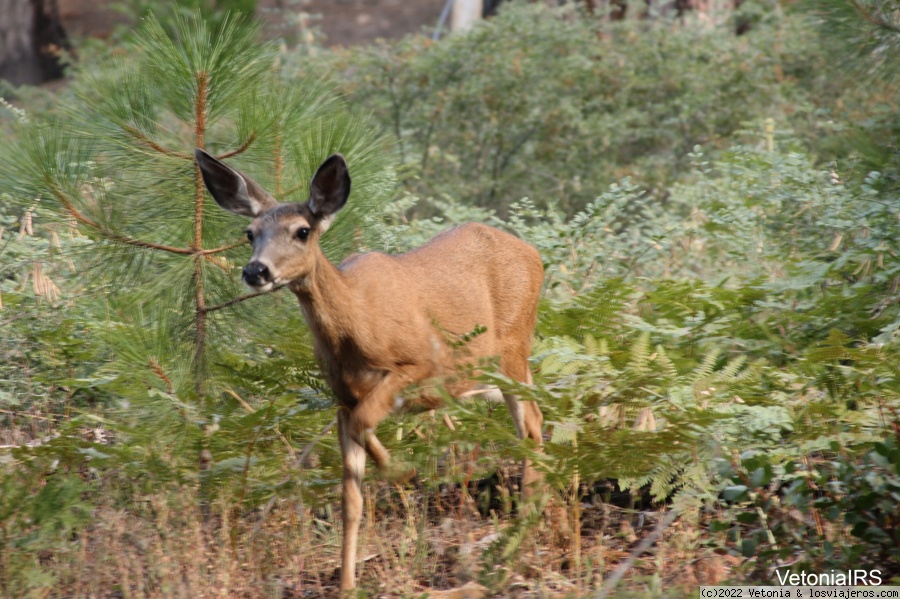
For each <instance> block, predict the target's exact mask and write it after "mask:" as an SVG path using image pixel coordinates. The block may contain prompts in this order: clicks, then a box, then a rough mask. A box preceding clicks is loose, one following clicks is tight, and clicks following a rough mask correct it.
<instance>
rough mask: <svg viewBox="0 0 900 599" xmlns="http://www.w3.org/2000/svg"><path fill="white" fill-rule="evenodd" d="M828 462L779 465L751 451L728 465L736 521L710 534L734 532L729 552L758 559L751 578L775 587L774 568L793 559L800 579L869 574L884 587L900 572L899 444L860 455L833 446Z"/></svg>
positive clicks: (726, 495)
mask: <svg viewBox="0 0 900 599" xmlns="http://www.w3.org/2000/svg"><path fill="white" fill-rule="evenodd" d="M860 449H862V451H860ZM827 456H828V457H827V458H825V459H822V457H819V458H815V459H806V458H804V459H803V460H788V461H785V462H778V461H775V460H772V459H771V457H770V456H767V455H765V454H762V453H757V452H753V451H749V452H745V453H744V454H743V455H742V456H741V457H740V459H739V460H734V461H733V462H732V463H728V462H723V463H722V468H721V473H722V476H723V478H724V479H725V481H726V483H727V484H728V485H729V486H727V487H726V488H725V490H724V492H723V495H722V499H723V500H724V501H725V502H727V503H728V504H729V506H730V508H729V509H730V511H731V514H730V515H731V516H732V518H734V520H733V522H732V523H731V524H728V523H725V522H721V521H719V522H714V523H713V526H712V528H713V530H715V531H727V532H728V533H729V534H728V536H729V541H728V542H727V546H728V547H729V548H730V550H731V551H733V552H735V553H740V554H742V555H744V557H749V558H755V562H754V571H753V572H752V573H751V574H750V577H751V579H754V580H760V581H768V580H770V579H771V571H770V570H769V568H770V567H772V566H777V565H779V564H780V563H782V562H784V561H788V560H789V561H790V562H791V566H790V567H791V569H792V570H794V571H798V572H799V571H802V570H806V571H816V572H827V571H829V570H832V569H833V570H838V571H846V570H849V569H852V568H863V569H870V570H879V571H880V572H881V576H882V578H883V579H884V580H890V579H891V577H892V576H896V575H898V573H900V569H898V564H900V536H898V526H897V523H898V521H900V450H898V448H897V441H896V439H893V438H886V439H884V440H882V441H879V442H877V443H874V444H873V445H870V446H869V445H867V446H864V447H862V448H847V447H843V446H841V445H840V444H839V443H837V442H833V443H831V445H830V447H829V450H828V452H827ZM823 526H826V527H828V529H827V530H825V531H824V534H823V531H822V527H823Z"/></svg>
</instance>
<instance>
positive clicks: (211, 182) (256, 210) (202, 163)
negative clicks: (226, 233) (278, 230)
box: [194, 148, 278, 218]
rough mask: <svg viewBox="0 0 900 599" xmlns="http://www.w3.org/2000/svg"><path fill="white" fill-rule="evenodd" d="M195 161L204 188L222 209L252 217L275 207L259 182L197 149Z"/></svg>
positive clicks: (274, 202)
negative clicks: (204, 185)
mask: <svg viewBox="0 0 900 599" xmlns="http://www.w3.org/2000/svg"><path fill="white" fill-rule="evenodd" d="M194 158H195V159H196V160H197V166H199V167H200V173H201V174H202V175H203V182H204V183H205V184H206V189H208V190H209V193H210V195H212V197H213V199H214V200H215V201H216V203H217V204H218V205H219V206H221V207H222V208H224V209H225V210H228V211H229V212H234V213H235V214H240V215H241V216H249V217H251V218H254V217H256V216H258V215H259V214H260V213H262V212H265V211H266V210H269V209H270V208H274V207H275V206H276V205H277V204H278V202H276V201H275V198H273V197H272V196H271V195H269V194H268V192H266V190H264V189H263V188H262V186H261V185H260V184H259V183H257V182H256V181H254V180H253V179H251V178H250V177H248V176H247V175H244V174H242V173H241V172H240V171H237V170H235V169H233V168H231V167H230V166H226V165H225V163H223V162H221V161H220V160H218V159H216V158H213V157H212V156H210V155H209V154H207V153H206V152H204V151H203V150H201V149H200V148H197V149H196V150H194Z"/></svg>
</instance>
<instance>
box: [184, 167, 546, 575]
mask: <svg viewBox="0 0 900 599" xmlns="http://www.w3.org/2000/svg"><path fill="white" fill-rule="evenodd" d="M196 154H197V162H198V164H199V165H200V168H201V172H202V173H203V176H204V180H205V182H206V184H207V187H208V188H209V190H210V192H211V193H212V195H213V198H214V199H215V200H216V201H217V202H218V203H219V204H220V205H221V206H222V207H224V208H226V209H227V210H231V211H232V212H236V213H238V214H243V215H245V216H249V217H251V218H253V222H252V223H251V225H250V228H249V229H248V232H249V233H250V234H251V235H252V237H253V240H254V252H253V257H252V259H251V261H250V263H249V264H248V265H247V267H246V268H245V269H244V279H245V281H246V282H247V283H248V284H249V285H250V286H251V287H253V288H255V289H261V290H265V289H269V288H272V287H273V286H275V285H280V284H287V286H288V288H289V289H290V290H291V291H293V292H294V294H296V296H297V298H298V299H299V302H300V306H301V308H302V309H303V313H304V315H305V316H306V320H307V322H308V323H309V327H310V330H311V331H312V334H313V338H314V339H315V353H316V357H317V359H318V361H319V364H320V366H321V368H322V371H323V373H324V375H325V378H326V380H327V381H328V384H329V385H330V387H331V389H332V390H333V391H334V393H335V395H336V397H337V400H338V403H339V409H338V433H339V435H338V436H339V438H340V444H341V452H342V455H343V462H344V464H343V465H344V477H343V524H344V539H343V540H344V546H343V552H342V560H341V566H342V571H341V589H342V590H347V589H351V588H353V586H354V584H355V563H356V544H357V536H358V530H359V523H360V520H361V517H362V493H361V484H362V478H363V474H364V471H365V454H368V455H369V456H370V457H371V458H372V459H373V460H374V461H375V463H376V464H377V465H378V467H379V468H380V469H382V470H386V469H388V468H389V466H390V457H389V455H388V452H387V451H386V450H385V449H384V447H383V446H382V445H381V443H380V442H379V441H378V438H377V436H376V435H375V429H376V427H377V426H378V423H379V422H381V421H382V420H383V419H384V418H385V417H386V416H387V415H388V414H389V413H390V412H391V411H392V410H393V409H394V408H395V407H396V406H397V405H398V403H399V397H400V393H401V392H402V391H403V390H404V389H406V388H407V387H410V386H411V385H417V387H418V389H419V391H418V395H417V399H416V400H415V401H416V403H418V404H420V405H422V406H424V407H427V408H431V407H435V406H436V405H437V403H438V402H439V398H438V394H437V393H433V392H430V391H431V390H433V385H434V384H442V385H443V386H444V388H445V389H448V390H449V391H450V392H451V393H454V394H461V393H463V392H465V391H468V390H470V388H471V387H472V384H471V383H470V382H469V381H468V380H467V378H466V377H460V376H457V375H458V373H459V372H460V369H461V367H464V368H468V369H475V370H477V367H478V364H479V360H481V359H484V358H493V357H496V358H498V359H499V368H500V371H501V372H502V373H503V374H505V375H506V376H508V377H510V378H512V379H515V380H517V381H520V382H523V383H530V382H531V375H530V372H529V369H528V357H529V355H530V353H531V338H532V335H533V333H534V326H535V320H536V317H537V303H538V298H539V296H540V291H541V283H542V278H543V267H542V265H541V259H540V256H539V255H538V253H537V251H536V250H535V249H534V248H533V247H531V246H530V245H528V244H527V243H525V242H524V241H521V240H520V239H518V238H516V237H514V236H513V235H510V234H508V233H505V232H502V231H499V230H497V229H493V228H491V227H488V226H485V225H482V224H475V223H470V224H465V225H461V226H458V227H455V228H453V229H450V230H449V231H446V232H444V233H442V234H440V235H438V236H437V237H435V238H434V239H432V240H431V241H430V242H428V243H427V244H425V245H424V246H422V247H420V248H417V249H415V250H412V251H410V252H407V253H405V254H400V255H387V254H382V253H378V252H371V253H366V254H360V255H356V256H353V257H351V258H349V259H348V260H346V261H344V262H343V263H342V264H341V265H340V266H335V265H333V264H332V263H331V262H329V261H328V259H327V258H326V257H325V255H324V254H323V253H322V250H321V248H320V247H319V244H318V239H319V236H320V235H321V234H322V233H324V231H325V229H326V228H327V226H328V224H329V223H330V221H331V219H332V218H333V217H334V214H335V213H336V212H337V211H338V210H340V208H341V207H342V206H343V205H344V203H345V202H346V200H347V197H348V196H349V193H350V177H349V173H348V171H347V166H346V162H345V161H344V159H343V157H341V156H340V155H334V156H332V157H330V158H329V159H328V160H326V161H325V162H324V163H323V165H322V166H321V167H320V168H319V170H318V171H317V172H316V175H315V176H314V177H313V180H312V182H311V184H310V199H309V200H308V201H307V202H305V203H303V204H279V203H278V202H276V201H275V200H274V199H273V198H272V197H271V196H270V195H269V194H268V193H266V192H265V191H264V190H263V189H262V188H261V187H260V186H259V185H258V184H256V183H254V182H253V181H252V180H251V179H249V178H248V177H246V175H243V174H241V173H240V172H238V171H236V170H234V169H231V168H230V167H227V166H226V165H224V164H223V163H221V162H219V161H218V160H216V159H215V158H213V157H211V156H209V155H208V154H206V153H205V152H203V151H202V150H198V151H197V153H196ZM482 329H483V330H482ZM476 330H480V331H481V332H480V333H476V334H474V335H473V334H472V333H473V332H475V331H476ZM464 336H466V339H465V340H463V339H464ZM504 399H505V400H506V402H507V404H508V405H509V407H510V410H511V412H512V415H513V420H514V422H515V424H516V429H517V432H518V434H519V436H520V437H523V438H524V437H529V438H531V439H532V440H533V441H534V442H535V443H537V444H540V443H541V423H542V416H541V412H540V409H539V408H538V407H537V405H536V404H534V402H520V401H518V400H517V398H515V397H513V396H505V397H504ZM523 478H524V480H523V486H524V487H525V488H526V489H528V488H529V487H530V486H531V485H532V484H533V483H534V482H535V481H536V480H537V478H538V477H537V475H536V474H535V472H534V470H533V469H532V468H531V465H530V464H529V463H527V462H526V465H525V475H524V477H523Z"/></svg>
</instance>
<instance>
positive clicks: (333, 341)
mask: <svg viewBox="0 0 900 599" xmlns="http://www.w3.org/2000/svg"><path fill="white" fill-rule="evenodd" d="M315 251H317V252H319V256H318V257H317V259H316V260H315V262H314V266H313V269H312V271H311V272H310V273H309V275H307V276H306V277H305V278H303V279H299V280H297V281H294V282H292V283H290V284H289V286H288V287H289V288H290V290H291V291H293V292H294V294H295V295H296V296H297V299H298V300H299V301H300V307H301V309H302V310H303V314H304V316H305V317H306V322H307V323H308V324H309V327H310V330H311V331H312V334H313V336H314V337H315V339H316V341H317V342H318V343H319V344H321V345H322V346H323V349H326V350H327V351H328V352H329V353H331V354H336V353H339V351H340V349H339V348H340V347H341V346H342V345H344V344H345V343H346V341H347V340H349V339H350V338H352V337H353V336H354V335H355V333H356V332H357V329H358V327H359V321H360V319H359V318H358V317H357V307H356V302H355V301H354V296H353V290H352V288H351V286H350V285H349V282H348V281H347V279H346V277H345V276H344V275H343V274H342V273H341V271H340V270H338V268H337V267H336V266H335V265H334V264H332V263H331V262H330V261H329V260H328V259H327V258H326V257H325V255H324V254H322V253H321V252H322V250H321V249H319V248H316V249H315ZM354 323H355V324H356V326H354Z"/></svg>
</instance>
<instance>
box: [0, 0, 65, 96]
mask: <svg viewBox="0 0 900 599" xmlns="http://www.w3.org/2000/svg"><path fill="white" fill-rule="evenodd" d="M0 15H2V17H0V78H2V79H7V80H8V81H10V82H11V83H13V84H16V85H22V84H26V83H27V84H36V83H42V82H44V81H50V80H51V79H59V78H60V77H62V76H63V68H62V64H61V61H60V50H64V49H65V50H68V49H70V48H71V46H70V45H69V40H68V38H67V37H66V32H65V31H64V30H63V27H62V23H61V22H60V19H59V9H58V6H57V0H0Z"/></svg>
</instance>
